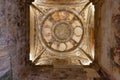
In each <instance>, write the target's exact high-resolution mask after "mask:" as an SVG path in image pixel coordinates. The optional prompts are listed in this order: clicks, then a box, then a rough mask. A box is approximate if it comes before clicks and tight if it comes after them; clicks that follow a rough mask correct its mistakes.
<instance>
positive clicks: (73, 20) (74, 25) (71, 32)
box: [39, 9, 84, 53]
mask: <svg viewBox="0 0 120 80" xmlns="http://www.w3.org/2000/svg"><path fill="white" fill-rule="evenodd" d="M39 30H40V40H41V41H42V43H43V46H44V47H46V48H47V49H49V50H50V51H53V52H62V53H64V52H65V53H67V52H71V51H74V50H76V49H77V48H78V46H79V45H80V44H81V41H82V40H83V35H84V27H83V23H82V19H81V17H80V16H79V15H78V14H77V13H76V12H75V11H74V10H69V9H55V10H51V11H50V12H48V13H47V14H46V15H45V16H44V17H43V19H42V22H41V25H40V26H39Z"/></svg>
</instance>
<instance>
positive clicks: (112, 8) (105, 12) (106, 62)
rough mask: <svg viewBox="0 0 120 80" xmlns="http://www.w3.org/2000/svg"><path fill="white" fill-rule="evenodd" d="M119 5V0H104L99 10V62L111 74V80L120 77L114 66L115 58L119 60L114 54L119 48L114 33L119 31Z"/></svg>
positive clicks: (116, 33)
mask: <svg viewBox="0 0 120 80" xmlns="http://www.w3.org/2000/svg"><path fill="white" fill-rule="evenodd" d="M119 7H120V1H119V0H105V1H104V3H103V6H102V11H101V55H100V56H101V57H100V61H101V62H100V64H101V66H102V68H103V69H104V70H105V71H106V72H107V73H108V74H109V75H110V76H111V79H113V80H119V79H120V77H119V76H120V73H116V71H115V68H114V67H115V66H116V65H115V63H116V59H117V60H118V61H119V59H118V57H117V58H116V57H115V54H114V53H116V50H117V49H118V48H119V46H118V45H119V41H118V39H116V35H117V36H118V34H119V32H120V30H119V27H120V25H119V22H120V21H119V19H120V17H118V16H116V15H118V14H120V10H119ZM114 16H116V18H117V19H113V18H115V17H114ZM115 23H117V24H116V26H117V27H116V26H115V25H114V24H115ZM113 25H114V26H113ZM118 26H119V27H118ZM116 28H117V29H116ZM116 30H117V32H116ZM118 30H119V31H118ZM118 50H119V49H118ZM118 50H117V51H118ZM117 54H118V56H119V55H120V53H119V52H118V53H117ZM114 60H115V61H114ZM117 65H119V64H117ZM119 70H120V68H117V71H119Z"/></svg>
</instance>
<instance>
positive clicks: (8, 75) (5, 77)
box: [0, 71, 12, 80]
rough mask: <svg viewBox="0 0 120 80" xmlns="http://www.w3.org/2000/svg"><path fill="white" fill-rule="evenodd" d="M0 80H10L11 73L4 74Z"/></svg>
mask: <svg viewBox="0 0 120 80" xmlns="http://www.w3.org/2000/svg"><path fill="white" fill-rule="evenodd" d="M0 80H12V76H11V71H8V72H6V73H5V75H3V76H2V77H0Z"/></svg>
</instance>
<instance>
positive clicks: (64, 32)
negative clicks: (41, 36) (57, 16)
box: [52, 21, 73, 42]
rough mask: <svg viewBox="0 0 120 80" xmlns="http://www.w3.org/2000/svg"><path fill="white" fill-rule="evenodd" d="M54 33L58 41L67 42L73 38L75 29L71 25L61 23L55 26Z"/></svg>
mask: <svg viewBox="0 0 120 80" xmlns="http://www.w3.org/2000/svg"><path fill="white" fill-rule="evenodd" d="M52 32H53V36H54V38H55V39H56V40H57V41H59V42H66V41H68V40H69V39H70V38H71V37H72V34H73V29H72V26H71V25H70V24H69V23H67V22H65V21H61V22H58V23H56V24H55V25H54V27H53V31H52Z"/></svg>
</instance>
